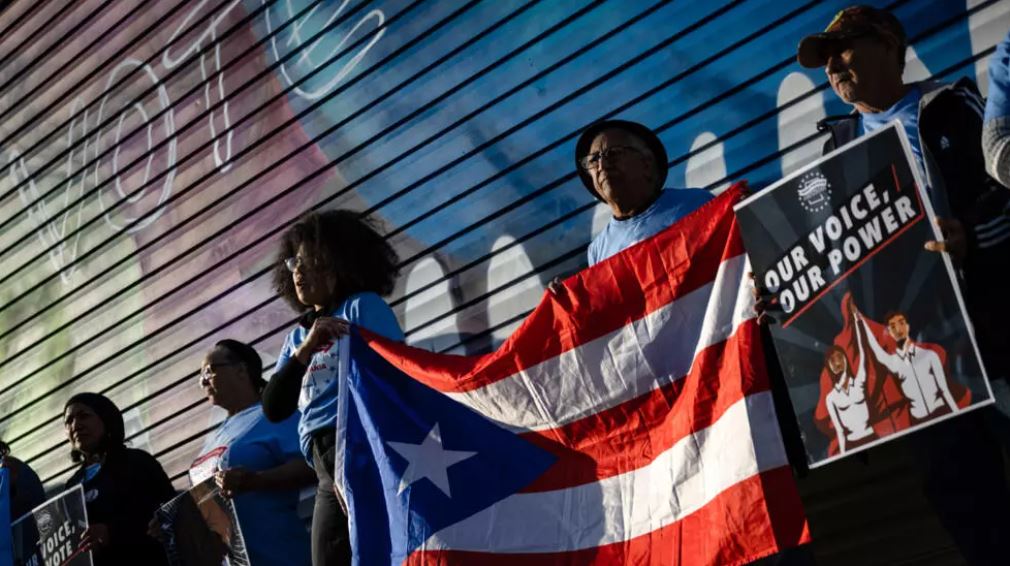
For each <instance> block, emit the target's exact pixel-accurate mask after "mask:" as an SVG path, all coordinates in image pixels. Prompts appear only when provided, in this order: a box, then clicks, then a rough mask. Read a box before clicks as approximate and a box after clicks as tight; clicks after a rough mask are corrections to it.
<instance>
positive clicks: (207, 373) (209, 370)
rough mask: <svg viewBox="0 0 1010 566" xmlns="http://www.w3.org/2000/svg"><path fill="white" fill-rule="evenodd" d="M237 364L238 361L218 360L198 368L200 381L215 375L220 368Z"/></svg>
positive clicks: (203, 381)
mask: <svg viewBox="0 0 1010 566" xmlns="http://www.w3.org/2000/svg"><path fill="white" fill-rule="evenodd" d="M237 365H239V364H238V362H218V363H216V364H208V365H206V366H204V367H202V368H200V383H201V384H204V383H207V382H208V381H209V380H210V377H211V376H212V375H217V374H218V373H219V372H220V371H221V368H226V367H230V366H237Z"/></svg>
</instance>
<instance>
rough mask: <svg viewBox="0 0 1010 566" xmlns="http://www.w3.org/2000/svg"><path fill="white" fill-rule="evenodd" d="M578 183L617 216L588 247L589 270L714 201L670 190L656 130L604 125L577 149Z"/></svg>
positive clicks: (630, 124)
mask: <svg viewBox="0 0 1010 566" xmlns="http://www.w3.org/2000/svg"><path fill="white" fill-rule="evenodd" d="M575 164H576V167H577V168H578V172H579V179H580V180H581V181H582V184H583V185H584V186H585V187H586V190H588V191H589V192H590V193H591V194H592V195H593V196H594V197H595V198H596V199H597V200H599V201H602V202H603V203H604V204H606V205H607V206H609V207H610V210H611V212H612V213H613V217H612V218H611V219H610V222H609V223H608V224H607V226H606V228H604V229H603V231H602V232H600V234H598V235H597V236H596V237H595V238H593V241H592V242H591V243H590V244H589V251H588V256H589V265H593V264H595V263H598V262H600V261H603V260H604V259H606V258H608V257H610V256H612V255H614V254H616V253H618V252H620V251H621V250H623V249H625V248H627V247H629V246H631V245H633V244H635V243H637V242H640V241H642V240H644V239H646V238H649V237H651V236H654V235H656V234H657V233H659V232H660V231H662V230H663V229H664V228H666V227H667V226H669V225H670V224H673V223H674V222H676V221H677V220H679V219H680V218H682V217H683V216H684V215H686V214H688V213H689V212H691V211H693V210H694V209H696V208H698V207H699V206H701V205H702V204H703V203H705V202H707V201H708V200H710V199H711V198H712V195H711V194H710V193H709V192H708V191H705V190H701V189H665V190H664V188H663V187H664V184H665V183H666V175H667V171H668V169H667V156H666V149H665V148H664V147H663V142H661V141H660V140H659V137H658V136H656V134H655V133H653V131H652V130H650V129H649V128H647V127H645V126H643V125H642V124H639V123H637V122H629V121H627V120H601V121H599V122H596V123H594V124H592V125H591V126H589V127H588V128H586V130H585V131H584V132H582V135H581V136H579V141H578V143H576V144H575Z"/></svg>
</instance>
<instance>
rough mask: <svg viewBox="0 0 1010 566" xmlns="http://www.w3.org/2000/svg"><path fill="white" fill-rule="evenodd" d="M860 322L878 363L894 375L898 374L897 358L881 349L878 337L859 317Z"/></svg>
mask: <svg viewBox="0 0 1010 566" xmlns="http://www.w3.org/2000/svg"><path fill="white" fill-rule="evenodd" d="M859 321H860V322H861V323H862V326H863V333H864V334H865V335H866V341H867V342H868V343H869V344H870V349H871V350H873V355H874V356H875V357H876V358H877V361H878V362H880V363H882V364H884V367H886V368H887V369H889V370H891V372H893V373H897V372H898V363H897V356H894V355H891V354H888V353H887V352H885V351H884V349H883V348H881V347H880V344H879V343H878V342H877V337H876V336H874V335H873V331H871V330H870V327H869V326H867V324H866V321H865V320H863V317H859Z"/></svg>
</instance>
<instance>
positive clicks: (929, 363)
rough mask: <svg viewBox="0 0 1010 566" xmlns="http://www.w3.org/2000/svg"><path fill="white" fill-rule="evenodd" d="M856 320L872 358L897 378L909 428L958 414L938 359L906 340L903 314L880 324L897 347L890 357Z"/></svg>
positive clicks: (893, 316) (863, 323) (894, 314)
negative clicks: (863, 331) (906, 405)
mask: <svg viewBox="0 0 1010 566" xmlns="http://www.w3.org/2000/svg"><path fill="white" fill-rule="evenodd" d="M859 319H860V321H861V322H862V324H861V325H860V326H862V327H863V329H864V330H865V333H866V338H867V343H869V345H870V349H871V350H872V351H873V355H874V356H875V357H876V358H877V360H878V361H879V362H880V363H881V364H883V365H884V367H886V368H887V369H888V370H889V371H890V372H891V373H893V374H894V375H895V376H896V377H897V379H898V384H899V385H900V386H901V392H902V394H903V395H904V396H905V398H906V399H908V401H909V404H910V408H909V413H910V414H911V417H912V418H911V421H912V424H913V425H916V424H919V423H921V422H924V421H926V420H929V419H931V418H933V417H937V416H940V415H945V414H948V413H952V412H954V413H956V412H957V411H958V407H957V403H955V402H954V396H953V395H951V393H950V387H949V386H948V384H947V373H946V371H944V369H943V364H942V363H941V362H940V356H939V355H938V354H937V353H936V352H934V351H933V350H930V349H929V348H924V347H922V346H921V345H919V344H916V343H915V342H914V341H912V339H911V338H909V325H908V319H907V318H906V317H905V315H904V313H901V312H892V313H888V315H887V318H886V320H885V321H884V322H885V324H886V325H887V333H888V334H890V335H891V338H894V341H895V342H896V343H897V344H898V347H897V349H896V350H895V352H894V353H893V354H890V353H888V352H886V351H884V349H883V348H882V347H881V346H880V343H879V342H877V338H876V337H875V336H874V335H873V333H872V332H870V330H869V328H868V327H867V325H866V321H865V320H863V319H862V317H861V316H860V317H859Z"/></svg>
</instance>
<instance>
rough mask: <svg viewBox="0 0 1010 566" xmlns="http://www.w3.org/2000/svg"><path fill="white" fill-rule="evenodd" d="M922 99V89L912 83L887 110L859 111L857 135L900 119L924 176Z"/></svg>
mask: <svg viewBox="0 0 1010 566" xmlns="http://www.w3.org/2000/svg"><path fill="white" fill-rule="evenodd" d="M920 99H922V89H920V88H919V86H918V85H912V88H910V89H908V94H906V95H905V96H903V97H902V98H901V100H899V101H897V102H895V103H894V106H891V107H890V108H888V109H887V110H884V111H883V112H879V113H876V114H874V113H872V112H867V113H865V114H864V113H862V112H860V113H859V135H860V136H862V135H864V134H868V133H870V132H872V131H874V130H877V129H879V128H883V127H884V126H886V125H887V124H889V123H891V122H893V121H894V120H895V119H897V120H900V121H901V125H902V126H904V127H905V134H906V135H907V136H908V142H909V144H910V145H911V146H912V154H913V155H915V161H916V162H918V164H919V172H920V173H922V174H923V178H925V172H926V167H925V165H924V163H923V161H922V145H920V142H919V100H920Z"/></svg>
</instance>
